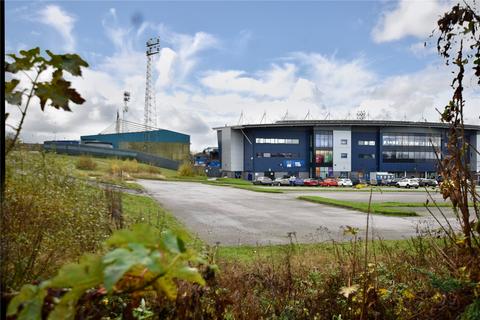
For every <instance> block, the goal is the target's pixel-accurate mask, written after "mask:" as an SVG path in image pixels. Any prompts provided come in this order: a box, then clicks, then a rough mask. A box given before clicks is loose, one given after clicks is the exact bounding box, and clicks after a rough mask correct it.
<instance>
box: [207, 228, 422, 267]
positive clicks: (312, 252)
mask: <svg viewBox="0 0 480 320" xmlns="http://www.w3.org/2000/svg"><path fill="white" fill-rule="evenodd" d="M360 234H361V235H363V234H362V232H360ZM412 241H414V240H411V239H405V240H374V241H371V242H369V245H370V246H371V247H370V248H371V249H372V250H379V249H380V248H383V249H385V248H388V249H390V250H398V249H402V250H406V249H409V248H412ZM356 246H358V243H357V244H356ZM339 249H342V250H347V251H349V250H352V249H353V242H349V241H344V242H336V241H332V242H320V243H304V244H302V243H294V244H278V245H244V246H220V247H218V248H217V251H216V252H217V258H218V259H220V260H225V261H238V262H245V263H251V262H255V261H259V260H263V259H268V260H276V259H282V258H284V256H285V252H287V251H289V250H294V253H295V254H296V255H298V256H303V257H305V256H310V257H320V256H321V257H328V258H332V259H334V258H335V255H336V254H337V251H338V250H339Z"/></svg>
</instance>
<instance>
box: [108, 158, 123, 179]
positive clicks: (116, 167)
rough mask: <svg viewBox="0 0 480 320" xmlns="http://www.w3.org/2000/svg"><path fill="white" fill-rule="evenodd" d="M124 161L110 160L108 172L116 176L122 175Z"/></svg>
mask: <svg viewBox="0 0 480 320" xmlns="http://www.w3.org/2000/svg"><path fill="white" fill-rule="evenodd" d="M122 171H123V170H122V163H121V161H119V160H113V161H111V162H110V168H108V172H109V173H110V174H112V175H114V176H121V175H122Z"/></svg>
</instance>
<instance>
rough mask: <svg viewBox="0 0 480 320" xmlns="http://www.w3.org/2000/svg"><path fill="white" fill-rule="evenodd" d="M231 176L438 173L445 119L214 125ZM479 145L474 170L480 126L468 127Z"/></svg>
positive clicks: (477, 165) (471, 154)
mask: <svg viewBox="0 0 480 320" xmlns="http://www.w3.org/2000/svg"><path fill="white" fill-rule="evenodd" d="M214 129H215V130H216V131H217V136H218V147H219V154H220V161H221V169H222V172H223V173H224V174H225V175H228V176H237V177H243V178H245V179H249V180H252V179H255V178H257V177H259V176H264V175H267V176H270V177H282V176H284V175H288V176H290V175H295V176H298V177H301V178H307V177H316V178H324V177H357V178H363V179H367V180H368V179H369V178H370V177H369V175H370V172H379V171H380V172H390V173H394V174H395V175H396V176H397V177H403V176H415V177H431V176H435V175H437V156H436V151H437V152H438V154H439V155H440V157H442V155H444V154H445V153H446V144H447V138H446V135H447V129H448V126H447V125H446V124H443V123H431V122H409V121H376V120H298V121H297V120H288V121H277V122H275V123H272V124H249V125H237V126H225V127H219V128H214ZM465 135H466V137H467V139H468V141H469V143H470V145H472V146H473V147H474V148H472V150H470V152H469V154H468V155H467V158H468V159H467V160H468V161H469V164H470V168H471V170H472V171H474V172H479V171H480V157H479V156H478V155H477V152H475V151H474V150H480V126H474V125H465Z"/></svg>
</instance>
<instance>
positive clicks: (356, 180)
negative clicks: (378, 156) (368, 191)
mask: <svg viewBox="0 0 480 320" xmlns="http://www.w3.org/2000/svg"><path fill="white" fill-rule="evenodd" d="M350 180H351V181H352V184H353V185H354V186H356V185H357V184H366V181H365V179H362V178H350Z"/></svg>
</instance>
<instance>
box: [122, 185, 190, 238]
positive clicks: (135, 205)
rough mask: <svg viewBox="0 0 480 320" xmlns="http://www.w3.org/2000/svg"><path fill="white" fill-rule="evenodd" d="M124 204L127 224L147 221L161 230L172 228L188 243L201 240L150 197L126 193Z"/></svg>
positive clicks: (123, 196) (123, 195) (123, 199)
mask: <svg viewBox="0 0 480 320" xmlns="http://www.w3.org/2000/svg"><path fill="white" fill-rule="evenodd" d="M122 205H123V215H124V218H125V220H126V223H127V225H133V224H137V223H147V224H148V225H152V226H155V227H157V228H158V229H159V230H161V231H163V230H172V231H173V232H174V233H175V234H177V235H178V236H180V237H181V238H182V239H183V240H184V241H185V242H186V243H188V244H190V243H193V241H199V240H198V239H196V238H195V237H194V236H193V235H192V234H191V233H190V231H189V230H187V229H186V228H185V226H184V225H183V224H182V223H181V222H180V221H178V220H177V219H176V218H175V217H174V216H173V215H172V214H171V213H169V212H168V211H166V210H165V209H164V208H162V207H161V206H160V205H159V204H158V202H156V201H155V200H154V199H152V198H150V197H147V196H140V195H132V194H127V193H124V194H122Z"/></svg>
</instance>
